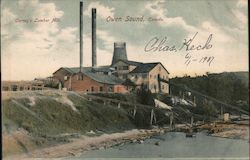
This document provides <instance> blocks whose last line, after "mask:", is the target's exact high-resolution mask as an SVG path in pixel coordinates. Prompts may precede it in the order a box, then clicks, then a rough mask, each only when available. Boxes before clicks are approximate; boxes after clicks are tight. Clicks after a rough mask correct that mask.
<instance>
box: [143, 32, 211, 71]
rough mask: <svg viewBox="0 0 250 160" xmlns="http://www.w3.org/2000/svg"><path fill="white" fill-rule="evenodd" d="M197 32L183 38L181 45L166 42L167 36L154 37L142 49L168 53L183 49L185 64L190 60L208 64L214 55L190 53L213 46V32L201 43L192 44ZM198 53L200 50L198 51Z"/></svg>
mask: <svg viewBox="0 0 250 160" xmlns="http://www.w3.org/2000/svg"><path fill="white" fill-rule="evenodd" d="M197 35H198V32H196V33H195V34H194V36H193V37H192V38H190V39H184V40H183V43H182V44H181V45H176V44H174V45H169V44H167V40H168V38H167V37H163V38H159V37H154V38H152V39H150V40H149V41H148V43H147V44H146V45H145V48H144V51H145V52H150V53H152V52H168V53H174V52H178V51H184V52H185V55H184V57H185V64H186V65H187V66H188V65H189V64H190V63H191V62H198V63H204V64H205V63H206V64H208V65H209V66H210V65H211V63H212V62H213V61H214V58H215V57H214V56H198V55H194V54H192V53H195V52H198V51H204V50H209V49H211V48H212V47H213V45H212V44H211V42H212V38H213V34H210V35H209V36H208V37H207V40H206V41H205V42H203V43H198V44H194V41H195V38H196V37H197ZM199 53H200V52H199Z"/></svg>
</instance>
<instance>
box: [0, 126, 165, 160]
mask: <svg viewBox="0 0 250 160" xmlns="http://www.w3.org/2000/svg"><path fill="white" fill-rule="evenodd" d="M166 131H168V129H167V128H155V129H133V130H128V131H124V132H119V133H112V134H103V135H100V136H93V137H89V136H84V135H83V136H81V137H80V138H77V139H74V140H73V141H72V142H69V143H65V144H61V145H57V146H50V147H46V148H42V149H36V150H34V151H31V152H29V153H26V154H18V155H11V156H8V157H3V158H4V159H11V160H12V159H18V160H20V159H29V158H65V157H70V156H77V155H79V154H83V153H84V152H86V151H90V150H97V149H106V148H110V147H112V146H115V145H123V144H124V143H127V142H138V143H140V142H142V141H143V140H145V139H147V138H150V137H151V136H156V135H160V134H164V133H166Z"/></svg>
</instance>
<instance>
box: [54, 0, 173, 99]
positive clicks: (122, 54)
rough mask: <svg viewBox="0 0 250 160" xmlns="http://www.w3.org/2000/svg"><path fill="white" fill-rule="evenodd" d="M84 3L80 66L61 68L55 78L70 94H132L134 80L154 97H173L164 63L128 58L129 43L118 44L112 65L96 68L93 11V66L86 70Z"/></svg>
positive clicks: (116, 44)
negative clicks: (127, 44) (130, 89)
mask: <svg viewBox="0 0 250 160" xmlns="http://www.w3.org/2000/svg"><path fill="white" fill-rule="evenodd" d="M82 25H83V24H82V2H80V66H79V67H73V68H70V67H61V68H59V69H58V70H57V71H55V72H54V73H53V78H55V79H57V80H58V81H59V82H60V85H61V86H62V87H63V88H65V89H66V90H72V91H84V92H116V93H126V92H129V87H128V86H127V85H126V84H125V82H126V81H127V80H130V81H131V82H133V83H134V84H135V86H136V87H137V88H139V87H144V88H145V89H148V90H150V91H151V92H152V93H166V94H168V93H169V85H168V83H167V82H168V80H169V72H168V71H167V69H166V68H165V67H164V66H163V65H162V64H161V63H160V62H155V63H142V62H136V61H130V60H128V58H127V51H126V43H125V42H115V43H114V52H113V58H112V63H111V65H107V66H97V65H96V56H97V55H96V9H95V8H93V9H92V66H91V67H82V54H83V53H82V52H83V51H82V50H83V49H82Z"/></svg>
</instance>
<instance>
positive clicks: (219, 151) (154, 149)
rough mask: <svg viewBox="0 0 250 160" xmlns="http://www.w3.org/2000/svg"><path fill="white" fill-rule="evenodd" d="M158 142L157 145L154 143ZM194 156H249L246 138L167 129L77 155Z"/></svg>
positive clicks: (122, 156)
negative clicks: (188, 134)
mask: <svg viewBox="0 0 250 160" xmlns="http://www.w3.org/2000/svg"><path fill="white" fill-rule="evenodd" d="M156 142H158V143H159V145H156V144H155V143H156ZM146 157H147V158H172V157H178V158H194V157H195V158H198V159H199V157H200V158H201V157H206V158H209V157H214V158H218V157H230V158H233V159H238V158H240V159H242V158H246V159H249V158H248V157H249V142H248V141H246V140H236V139H226V138H218V137H211V136H207V135H205V134H203V133H198V134H197V135H196V137H195V138H186V136H185V133H178V132H169V133H167V134H165V135H161V136H156V137H153V138H151V139H147V140H145V141H144V143H142V144H139V143H128V144H125V145H123V146H115V147H112V148H108V149H102V150H94V151H88V152H86V153H84V154H82V155H80V157H78V158H146Z"/></svg>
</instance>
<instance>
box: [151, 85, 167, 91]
mask: <svg viewBox="0 0 250 160" xmlns="http://www.w3.org/2000/svg"><path fill="white" fill-rule="evenodd" d="M150 89H151V90H152V89H158V85H156V84H151V88H150ZM161 89H162V90H164V89H167V86H166V85H164V84H162V85H161Z"/></svg>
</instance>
